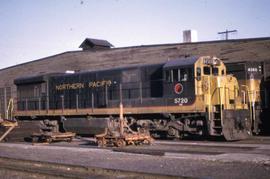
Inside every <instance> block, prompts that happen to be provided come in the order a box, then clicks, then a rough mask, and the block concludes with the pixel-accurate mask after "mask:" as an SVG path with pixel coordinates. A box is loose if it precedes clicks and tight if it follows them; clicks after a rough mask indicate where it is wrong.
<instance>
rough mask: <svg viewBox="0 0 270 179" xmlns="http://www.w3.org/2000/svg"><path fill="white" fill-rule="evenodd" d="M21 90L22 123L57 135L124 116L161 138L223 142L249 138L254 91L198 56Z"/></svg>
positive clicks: (88, 130)
mask: <svg viewBox="0 0 270 179" xmlns="http://www.w3.org/2000/svg"><path fill="white" fill-rule="evenodd" d="M14 83H15V85H16V86H17V99H16V104H17V106H16V111H15V112H14V116H15V117H16V118H17V120H18V121H21V122H26V123H31V122H34V121H39V122H40V123H42V126H50V127H55V130H61V131H69V132H76V133H77V134H79V135H93V134H98V133H99V131H100V130H101V128H102V126H101V125H99V120H100V121H101V120H104V119H108V118H109V119H110V120H114V119H116V118H117V117H118V116H119V104H120V103H121V104H122V105H123V113H124V116H125V117H126V118H127V120H128V121H129V126H130V127H133V128H136V129H137V130H145V129H147V130H149V131H150V132H151V134H152V135H153V136H155V137H172V138H181V137H184V136H192V135H196V136H214V137H217V136H221V137H224V138H225V139H226V140H239V139H244V138H247V137H248V136H249V135H250V133H251V119H250V109H249V105H248V97H249V96H248V95H249V94H248V90H245V89H244V88H243V89H241V90H240V87H239V84H238V81H237V79H236V78H235V77H234V76H232V75H229V74H227V70H226V66H225V65H224V63H223V62H222V61H221V60H220V59H218V58H216V57H211V56H200V57H196V56H192V57H185V58H177V59H172V60H168V61H167V62H166V63H162V64H152V65H139V66H129V67H125V68H114V69H108V70H100V71H85V72H77V73H73V74H66V73H65V74H62V73H59V74H44V75H39V76H32V77H21V78H18V79H16V80H15V81H14Z"/></svg>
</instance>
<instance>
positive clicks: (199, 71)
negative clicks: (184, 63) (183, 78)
mask: <svg viewBox="0 0 270 179" xmlns="http://www.w3.org/2000/svg"><path fill="white" fill-rule="evenodd" d="M196 75H197V76H198V77H199V76H201V75H202V72H201V68H200V67H197V69H196Z"/></svg>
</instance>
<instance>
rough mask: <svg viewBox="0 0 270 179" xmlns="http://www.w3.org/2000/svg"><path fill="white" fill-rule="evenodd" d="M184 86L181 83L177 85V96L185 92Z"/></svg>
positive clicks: (175, 90) (175, 87) (175, 89)
mask: <svg viewBox="0 0 270 179" xmlns="http://www.w3.org/2000/svg"><path fill="white" fill-rule="evenodd" d="M183 89H184V88H183V85H182V84H181V83H177V84H176V85H175V86H174V92H175V93H176V94H181V93H182V92H183Z"/></svg>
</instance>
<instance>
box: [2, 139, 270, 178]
mask: <svg viewBox="0 0 270 179" xmlns="http://www.w3.org/2000/svg"><path fill="white" fill-rule="evenodd" d="M78 146H83V147H78ZM222 146H223V147H224V148H223V147H222ZM134 149H136V150H140V149H143V150H147V149H148V150H149V151H154V150H158V151H159V152H160V153H158V154H157V153H154V152H153V155H152V154H151V152H150V153H149V152H148V154H136V153H133V152H132V151H134ZM218 149H219V150H218ZM113 150H115V149H98V148H93V146H91V147H87V145H84V144H81V143H80V142H78V141H75V142H74V143H71V144H66V143H60V144H53V145H30V144H11V143H1V144H0V157H9V158H15V159H27V160H34V161H46V162H54V163H62V164H72V165H78V166H90V167H102V168H108V169H120V170H126V171H135V172H148V173H157V174H167V175H174V176H188V177H196V178H224V179H225V178H226V179H227V178H237V179H248V178H252V179H253V178H265V179H269V178H270V155H269V151H270V144H261V145H260V144H238V143H225V144H221V143H215V142H197V143H194V142H166V141H161V142H159V141H158V142H156V144H155V145H153V146H148V147H147V146H143V147H141V146H139V147H137V148H134V147H128V148H126V149H124V150H123V151H121V150H120V151H119V149H116V150H118V151H117V152H116V151H113ZM126 150H131V152H130V151H126ZM215 150H216V151H215ZM190 151H193V152H190ZM194 151H195V152H194ZM209 151H210V152H209ZM142 153H144V152H142ZM149 154H150V155H149Z"/></svg>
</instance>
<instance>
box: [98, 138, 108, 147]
mask: <svg viewBox="0 0 270 179" xmlns="http://www.w3.org/2000/svg"><path fill="white" fill-rule="evenodd" d="M97 145H98V147H105V145H106V140H105V139H97Z"/></svg>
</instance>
